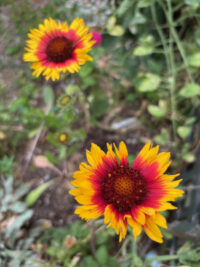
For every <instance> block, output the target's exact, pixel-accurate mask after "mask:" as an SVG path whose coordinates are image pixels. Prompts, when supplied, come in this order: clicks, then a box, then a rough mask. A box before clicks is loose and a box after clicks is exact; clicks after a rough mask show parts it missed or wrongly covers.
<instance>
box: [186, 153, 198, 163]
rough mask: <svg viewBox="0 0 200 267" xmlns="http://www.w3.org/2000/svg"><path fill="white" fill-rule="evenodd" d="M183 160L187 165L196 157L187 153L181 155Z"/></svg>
mask: <svg viewBox="0 0 200 267" xmlns="http://www.w3.org/2000/svg"><path fill="white" fill-rule="evenodd" d="M183 159H184V161H185V162H187V163H192V162H194V161H195V160H196V157H195V155H194V154H193V153H189V152H188V153H185V154H183Z"/></svg>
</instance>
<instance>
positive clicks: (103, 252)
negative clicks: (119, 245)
mask: <svg viewBox="0 0 200 267" xmlns="http://www.w3.org/2000/svg"><path fill="white" fill-rule="evenodd" d="M107 251H108V250H107V248H106V247H105V246H101V247H99V248H98V249H97V251H96V257H97V260H98V262H99V263H100V264H106V262H107V260H108V252H107Z"/></svg>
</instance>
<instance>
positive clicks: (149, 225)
mask: <svg viewBox="0 0 200 267" xmlns="http://www.w3.org/2000/svg"><path fill="white" fill-rule="evenodd" d="M144 231H145V233H146V234H147V235H148V236H149V237H150V238H151V239H152V240H154V241H156V242H158V243H162V242H163V239H162V233H161V231H160V229H159V228H158V226H157V225H156V224H155V222H154V220H153V219H152V217H149V218H147V220H146V224H145V225H144Z"/></svg>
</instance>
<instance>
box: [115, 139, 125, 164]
mask: <svg viewBox="0 0 200 267" xmlns="http://www.w3.org/2000/svg"><path fill="white" fill-rule="evenodd" d="M114 148H115V152H116V154H117V157H118V159H119V160H120V161H121V160H122V159H123V158H127V157H128V150H127V147H126V145H125V143H124V142H120V144H119V150H118V148H117V147H116V145H115V144H114Z"/></svg>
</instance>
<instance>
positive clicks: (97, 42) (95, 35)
mask: <svg viewBox="0 0 200 267" xmlns="http://www.w3.org/2000/svg"><path fill="white" fill-rule="evenodd" d="M92 40H94V41H95V43H94V44H93V46H99V45H100V43H101V41H102V35H101V34H100V33H99V32H95V31H92Z"/></svg>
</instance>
